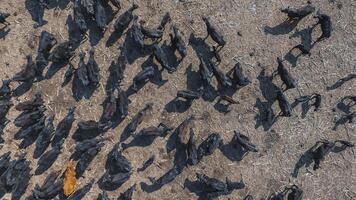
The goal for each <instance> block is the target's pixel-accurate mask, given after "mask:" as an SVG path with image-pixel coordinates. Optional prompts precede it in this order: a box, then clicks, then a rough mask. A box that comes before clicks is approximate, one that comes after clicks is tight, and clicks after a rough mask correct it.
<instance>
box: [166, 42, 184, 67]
mask: <svg viewBox="0 0 356 200" xmlns="http://www.w3.org/2000/svg"><path fill="white" fill-rule="evenodd" d="M161 48H162V50H163V51H164V52H165V55H166V57H167V60H168V64H169V66H171V67H172V68H174V69H177V67H178V65H179V64H180V63H181V60H180V59H178V57H177V56H176V54H175V48H174V47H173V46H172V44H170V45H168V44H167V41H164V42H163V44H162V46H161Z"/></svg>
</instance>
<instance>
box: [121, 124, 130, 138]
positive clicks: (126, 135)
mask: <svg viewBox="0 0 356 200" xmlns="http://www.w3.org/2000/svg"><path fill="white" fill-rule="evenodd" d="M129 126H130V123H129V124H128V125H127V126H126V127H125V129H124V131H122V133H121V135H120V143H122V142H125V141H126V140H127V139H128V138H129V137H130V136H131V134H132V132H130V127H129Z"/></svg>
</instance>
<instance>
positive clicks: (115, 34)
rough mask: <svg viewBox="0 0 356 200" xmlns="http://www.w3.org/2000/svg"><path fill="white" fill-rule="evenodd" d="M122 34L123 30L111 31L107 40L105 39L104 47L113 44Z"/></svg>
mask: <svg viewBox="0 0 356 200" xmlns="http://www.w3.org/2000/svg"><path fill="white" fill-rule="evenodd" d="M123 34H124V32H121V31H114V32H112V33H111V35H110V36H109V38H108V40H107V41H106V44H105V46H106V47H111V46H112V45H114V44H115V42H116V41H118V40H119V39H120V38H121V36H122V35H123Z"/></svg>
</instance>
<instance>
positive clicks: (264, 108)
mask: <svg viewBox="0 0 356 200" xmlns="http://www.w3.org/2000/svg"><path fill="white" fill-rule="evenodd" d="M255 107H256V108H257V109H258V110H259V114H257V115H256V116H255V120H256V125H255V128H256V129H257V128H258V127H260V126H261V125H262V127H263V130H264V131H268V130H270V129H271V127H272V126H273V124H274V122H275V121H276V120H275V119H276V117H275V115H274V113H273V110H272V108H271V105H270V104H269V103H268V102H265V101H261V99H259V98H257V99H256V103H255ZM268 109H270V110H269V112H272V113H268ZM268 114H270V116H271V117H272V121H271V120H269V117H268Z"/></svg>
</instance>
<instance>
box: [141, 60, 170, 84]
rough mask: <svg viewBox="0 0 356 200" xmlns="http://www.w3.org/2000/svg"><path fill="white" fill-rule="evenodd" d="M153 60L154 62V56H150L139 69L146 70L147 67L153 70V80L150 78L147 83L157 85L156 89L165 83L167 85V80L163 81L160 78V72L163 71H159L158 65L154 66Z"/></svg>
mask: <svg viewBox="0 0 356 200" xmlns="http://www.w3.org/2000/svg"><path fill="white" fill-rule="evenodd" d="M153 60H154V56H153V55H150V56H149V57H148V58H147V60H146V61H145V62H144V63H142V65H141V68H142V69H145V68H147V67H149V66H151V67H153V69H154V76H153V78H151V79H150V80H149V81H150V82H151V83H153V84H155V85H157V86H158V87H161V86H163V85H164V84H165V83H167V82H168V80H163V78H162V72H163V70H160V69H159V67H158V65H156V64H155V63H154V61H153Z"/></svg>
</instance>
